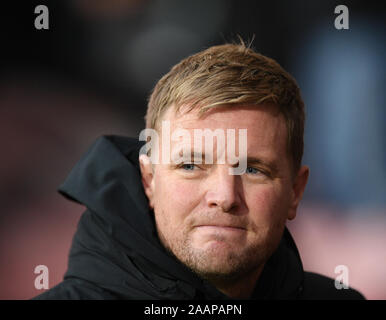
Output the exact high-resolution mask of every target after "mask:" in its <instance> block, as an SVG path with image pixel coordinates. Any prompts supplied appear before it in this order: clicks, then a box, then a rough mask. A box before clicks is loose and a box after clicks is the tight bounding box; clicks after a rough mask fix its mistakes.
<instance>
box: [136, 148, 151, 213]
mask: <svg viewBox="0 0 386 320" xmlns="http://www.w3.org/2000/svg"><path fill="white" fill-rule="evenodd" d="M139 166H140V169H141V176H142V185H143V188H144V190H145V194H146V196H147V198H148V199H149V206H150V207H151V208H154V175H153V166H152V164H151V161H150V158H149V157H148V156H147V155H145V154H141V155H140V156H139Z"/></svg>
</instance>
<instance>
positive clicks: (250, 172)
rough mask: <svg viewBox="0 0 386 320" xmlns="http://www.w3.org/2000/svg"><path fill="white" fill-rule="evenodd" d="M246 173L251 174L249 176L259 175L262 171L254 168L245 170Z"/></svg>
mask: <svg viewBox="0 0 386 320" xmlns="http://www.w3.org/2000/svg"><path fill="white" fill-rule="evenodd" d="M245 172H246V173H249V174H258V173H260V172H261V171H260V170H259V169H257V168H254V167H247V169H246V170H245Z"/></svg>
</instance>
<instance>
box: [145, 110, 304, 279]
mask: <svg viewBox="0 0 386 320" xmlns="http://www.w3.org/2000/svg"><path fill="white" fill-rule="evenodd" d="M162 120H169V121H170V130H171V132H173V130H175V129H178V128H182V129H187V130H188V131H189V132H190V133H191V137H192V151H193V149H194V151H195V152H198V153H200V152H204V147H202V150H197V149H196V148H195V147H194V143H193V136H194V132H193V130H194V129H210V130H212V131H214V130H216V129H223V130H224V131H225V133H226V132H227V131H226V130H227V129H235V130H236V150H237V147H238V135H237V132H238V130H239V129H247V155H248V157H247V159H248V162H247V169H246V172H245V173H244V174H242V175H230V174H229V170H228V169H229V168H230V167H231V166H232V165H231V164H228V163H226V164H218V163H216V151H217V148H216V139H214V145H213V150H212V152H213V155H214V156H213V159H214V162H213V163H212V164H207V163H205V161H204V159H203V163H202V164H194V163H192V162H194V160H193V161H192V162H191V161H188V162H185V163H182V164H179V165H176V164H174V163H173V162H172V163H166V164H162V163H161V164H156V165H154V168H152V167H151V165H150V164H149V163H147V164H146V163H145V161H144V160H143V159H141V170H142V177H143V183H144V187H145V192H146V194H147V196H148V198H149V200H150V205H151V207H152V208H153V209H154V214H155V221H156V226H157V231H158V235H159V238H160V240H161V242H162V243H163V245H164V246H165V247H166V248H167V249H168V250H169V251H170V252H172V253H173V254H174V255H175V256H176V257H177V258H178V259H179V260H180V261H181V262H182V263H184V264H185V265H187V266H188V267H189V268H191V269H192V270H193V271H195V272H196V273H198V274H199V275H201V276H202V277H204V278H207V279H219V280H221V279H232V278H234V279H237V278H238V277H240V276H242V275H243V274H244V275H245V274H248V273H250V272H253V270H256V269H257V268H260V267H262V266H263V264H264V263H265V261H266V260H267V259H268V258H269V256H270V255H271V254H272V253H273V251H274V250H275V249H276V247H277V245H278V244H279V242H280V239H281V236H282V233H283V229H284V226H285V222H286V220H287V219H293V218H294V217H295V215H296V208H297V205H298V202H299V200H300V198H301V195H302V192H303V190H304V187H305V184H306V181H307V176H308V169H307V168H306V167H302V169H301V170H300V171H299V173H296V174H295V175H293V172H292V171H291V170H292V164H291V161H290V156H289V155H288V153H287V129H286V124H285V120H284V118H283V116H282V115H281V114H279V113H278V112H277V108H276V107H274V106H267V105H261V106H244V107H237V108H232V107H228V108H225V107H221V108H215V109H212V110H210V111H209V112H207V113H206V114H204V116H201V117H200V116H199V115H198V113H197V112H196V111H191V112H190V113H186V114H183V115H176V114H175V113H174V111H173V109H172V108H170V109H169V110H168V111H167V112H166V114H165V115H164V117H163V119H162ZM176 143H177V142H173V141H172V142H171V150H172V152H173V146H175V144H176ZM225 146H226V147H228V146H227V144H225ZM162 147H163V146H162V145H161V149H160V153H162ZM236 153H237V152H236ZM153 169H154V170H153ZM294 176H295V178H294Z"/></svg>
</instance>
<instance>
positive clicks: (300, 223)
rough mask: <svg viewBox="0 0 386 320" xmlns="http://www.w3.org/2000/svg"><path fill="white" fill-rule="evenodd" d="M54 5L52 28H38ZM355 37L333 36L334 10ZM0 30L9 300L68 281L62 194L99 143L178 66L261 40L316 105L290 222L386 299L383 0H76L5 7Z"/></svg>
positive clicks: (127, 123)
mask: <svg viewBox="0 0 386 320" xmlns="http://www.w3.org/2000/svg"><path fill="white" fill-rule="evenodd" d="M39 4H44V5H46V6H47V7H48V9H49V29H48V30H44V29H42V30H37V29H36V28H35V26H34V21H35V18H36V17H37V16H38V14H35V13H34V10H35V7H36V6H37V5H39ZM339 4H344V5H346V6H347V7H348V9H349V29H348V30H337V29H335V27H334V20H335V18H336V17H337V16H338V14H335V13H334V9H335V7H336V6H337V5H339ZM0 10H1V21H0V35H1V38H0V39H1V44H0V48H1V50H0V51H1V52H0V56H1V59H0V132H1V134H0V152H1V160H0V209H1V214H0V299H27V298H31V297H33V296H35V295H37V294H39V293H40V292H41V291H39V290H36V289H35V287H34V279H35V277H36V276H37V275H36V274H34V268H35V266H37V265H46V266H47V267H48V269H49V286H50V287H53V286H54V285H55V284H56V283H58V282H60V281H61V279H62V277H63V275H64V273H65V271H66V264H67V255H68V250H69V248H70V245H71V239H72V236H73V234H74V232H75V229H76V224H77V222H78V219H79V217H80V214H81V213H82V212H83V210H84V208H83V207H82V206H80V205H76V204H74V203H71V202H69V201H67V200H65V199H64V198H62V197H61V196H60V195H59V194H58V193H57V192H56V189H57V187H58V186H59V185H60V184H61V182H62V181H63V180H64V178H65V177H66V175H67V174H68V173H69V171H70V170H71V168H72V167H73V165H74V164H75V163H76V161H77V160H78V159H79V158H80V156H81V155H82V153H83V152H85V151H86V150H87V148H88V146H89V145H90V144H91V143H92V142H93V141H94V140H95V139H96V138H97V137H98V136H100V135H104V134H120V135H127V136H133V137H138V134H139V132H140V130H141V129H142V128H143V127H144V121H143V116H144V114H145V110H146V102H147V97H148V95H149V93H150V91H151V89H152V87H153V85H154V84H155V83H156V82H157V80H158V79H159V78H160V77H161V76H162V75H163V74H164V73H166V72H167V71H168V70H169V68H170V67H171V66H172V65H174V64H175V63H177V62H178V61H179V60H181V59H182V58H184V57H186V56H187V55H190V54H192V53H195V52H197V51H200V50H202V49H205V48H207V47H209V46H211V45H216V44H222V43H224V42H230V41H234V40H237V38H238V35H239V36H241V37H242V38H243V39H244V40H246V41H248V40H252V39H253V44H252V46H253V47H254V48H255V49H256V50H257V51H258V52H260V53H262V54H265V55H268V56H270V57H272V58H274V59H276V60H277V61H278V62H279V63H280V64H281V65H282V66H283V67H284V68H285V69H287V70H288V71H289V72H290V73H291V74H293V76H294V77H295V78H296V79H297V81H298V83H299V85H300V87H301V89H302V93H303V97H304V100H305V103H306V107H307V124H306V134H305V143H306V144H305V157H304V163H305V164H308V165H309V166H310V168H311V175H310V180H309V185H308V187H307V190H306V194H305V196H304V201H303V202H302V205H301V207H300V209H299V212H298V216H297V218H296V219H295V221H294V222H290V223H289V224H288V226H289V228H290V230H291V231H292V233H293V235H294V237H295V240H296V241H297V243H298V246H299V250H300V254H301V256H302V258H303V260H304V266H305V268H306V269H308V270H311V271H316V272H320V273H322V274H325V275H328V276H330V277H333V278H335V277H336V276H337V274H335V273H334V270H335V267H336V266H337V265H346V266H347V267H348V270H349V285H350V286H352V287H354V288H357V289H359V290H360V291H361V292H362V293H364V294H365V296H366V297H367V298H369V299H386V272H385V265H386V251H385V247H386V232H385V231H386V143H385V142H386V126H385V124H386V122H385V120H386V111H385V110H386V109H385V97H386V91H385V82H386V81H385V80H386V79H385V64H386V63H385V47H386V45H385V10H384V7H383V5H382V2H381V1H345V2H343V3H342V2H339V1H328V0H325V1H305V0H303V1H236V0H209V1H208V0H205V1H204V0H195V1H192V0H190V1H182V0H162V1H161V0H153V1H152V0H67V1H17V2H14V3H13V4H12V5H11V4H4V5H3V6H2V8H1V9H0Z"/></svg>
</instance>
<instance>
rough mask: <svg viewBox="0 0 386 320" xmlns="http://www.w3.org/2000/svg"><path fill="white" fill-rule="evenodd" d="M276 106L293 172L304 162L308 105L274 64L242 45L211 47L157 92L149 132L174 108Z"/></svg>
mask: <svg viewBox="0 0 386 320" xmlns="http://www.w3.org/2000/svg"><path fill="white" fill-rule="evenodd" d="M263 103H273V104H275V105H277V106H278V107H279V112H280V113H282V114H283V116H284V118H285V121H286V125H287V131H288V138H287V139H288V140H287V146H288V151H289V154H290V155H291V157H292V161H293V166H294V169H295V172H297V171H298V170H299V168H300V165H301V160H302V156H303V145H304V142H303V134H304V120H305V115H304V103H303V100H302V98H301V95H300V90H299V87H298V85H297V84H296V81H295V79H294V78H293V77H292V76H291V75H290V74H289V73H288V72H286V71H285V70H284V69H283V68H282V67H281V66H280V65H279V64H278V63H277V62H276V61H275V60H273V59H271V58H268V57H266V56H264V55H262V54H259V53H256V52H255V51H253V50H252V49H251V48H249V47H247V46H246V45H245V44H244V43H243V42H242V43H241V44H224V45H219V46H213V47H210V48H208V49H206V50H204V51H201V52H199V53H196V54H194V55H192V56H189V57H187V58H185V59H184V60H182V61H181V62H180V63H178V64H177V65H175V66H174V67H173V68H172V69H171V70H170V71H169V72H168V73H167V74H166V75H164V76H163V77H162V78H161V79H160V80H159V81H158V83H157V84H156V86H155V87H154V89H153V91H152V93H151V95H150V97H149V102H148V108H147V113H146V117H145V119H146V127H147V128H153V129H156V128H157V125H158V122H159V121H160V119H161V118H162V116H163V115H164V113H165V111H166V110H167V109H169V108H170V107H171V106H173V107H174V108H175V112H178V111H179V110H180V108H181V107H182V106H183V105H187V104H188V105H189V109H188V110H187V111H186V112H189V111H190V110H193V109H196V108H198V109H199V111H200V112H205V111H206V110H208V109H210V108H213V107H216V106H224V105H225V106H229V107H237V105H245V104H252V105H259V104H263Z"/></svg>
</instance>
